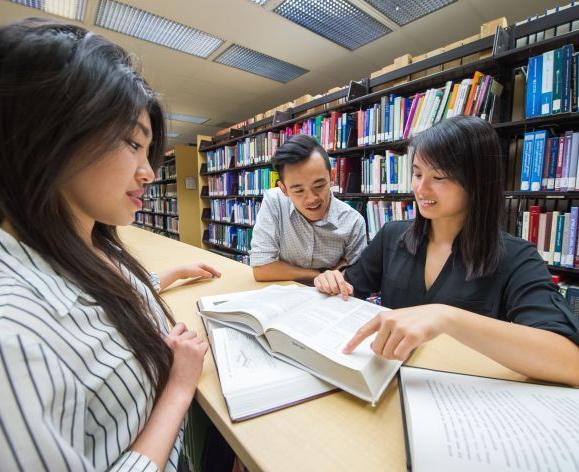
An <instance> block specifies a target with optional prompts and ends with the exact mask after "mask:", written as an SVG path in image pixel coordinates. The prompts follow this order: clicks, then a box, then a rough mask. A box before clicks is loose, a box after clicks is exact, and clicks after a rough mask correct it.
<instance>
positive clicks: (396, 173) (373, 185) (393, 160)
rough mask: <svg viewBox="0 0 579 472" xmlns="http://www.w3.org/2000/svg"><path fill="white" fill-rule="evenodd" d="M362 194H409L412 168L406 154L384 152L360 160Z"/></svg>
mask: <svg viewBox="0 0 579 472" xmlns="http://www.w3.org/2000/svg"><path fill="white" fill-rule="evenodd" d="M361 162H362V165H361V167H362V185H361V191H362V193H409V192H411V191H412V185H411V177H412V167H411V162H410V158H409V156H408V155H407V154H402V155H398V154H395V153H393V152H390V151H386V152H385V153H384V155H383V156H382V155H379V154H371V155H370V156H368V157H365V158H362V160H361Z"/></svg>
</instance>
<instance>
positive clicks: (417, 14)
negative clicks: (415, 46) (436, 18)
mask: <svg viewBox="0 0 579 472" xmlns="http://www.w3.org/2000/svg"><path fill="white" fill-rule="evenodd" d="M365 1H366V3H369V4H370V5H372V6H373V7H374V8H376V10H378V11H380V12H381V13H383V14H384V15H385V16H387V17H388V18H389V19H391V20H392V21H393V22H394V23H396V24H397V25H400V26H403V25H406V24H408V23H410V22H412V21H414V20H418V19H419V18H422V17H423V16H426V15H428V14H430V13H432V12H435V11H436V10H440V9H441V8H443V7H445V6H446V5H450V4H451V3H454V2H456V0H365Z"/></svg>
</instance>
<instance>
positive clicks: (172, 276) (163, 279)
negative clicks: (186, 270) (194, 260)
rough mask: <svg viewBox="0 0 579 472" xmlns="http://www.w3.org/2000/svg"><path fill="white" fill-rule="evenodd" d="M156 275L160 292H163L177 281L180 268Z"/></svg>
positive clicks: (179, 276) (179, 275)
mask: <svg viewBox="0 0 579 472" xmlns="http://www.w3.org/2000/svg"><path fill="white" fill-rule="evenodd" d="M157 275H158V276H159V282H160V289H159V291H160V292H162V291H163V290H165V289H166V288H167V287H168V286H169V285H171V284H172V283H173V282H175V281H176V280H179V279H180V278H181V276H182V274H181V268H180V267H173V268H172V269H169V270H165V271H163V272H159V273H158V274H157Z"/></svg>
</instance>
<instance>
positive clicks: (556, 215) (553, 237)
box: [548, 211, 559, 265]
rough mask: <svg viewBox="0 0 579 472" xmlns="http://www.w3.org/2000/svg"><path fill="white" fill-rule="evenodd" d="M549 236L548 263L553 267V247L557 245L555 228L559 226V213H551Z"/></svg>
mask: <svg viewBox="0 0 579 472" xmlns="http://www.w3.org/2000/svg"><path fill="white" fill-rule="evenodd" d="M551 215H552V217H551V235H550V237H549V258H548V263H549V264H550V265H555V247H556V245H557V228H558V226H559V212H558V211H553V212H551Z"/></svg>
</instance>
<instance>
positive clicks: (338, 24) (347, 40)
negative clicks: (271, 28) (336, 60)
mask: <svg viewBox="0 0 579 472" xmlns="http://www.w3.org/2000/svg"><path fill="white" fill-rule="evenodd" d="M274 12H275V13H277V14H278V15H281V16H283V17H284V18H287V19H288V20H290V21H292V22H294V23H296V24H298V25H300V26H303V27H304V28H307V29H309V30H310V31H312V32H314V33H316V34H319V35H320V36H323V37H324V38H326V39H329V40H330V41H332V42H334V43H336V44H339V45H340V46H343V47H345V48H347V49H350V50H354V49H358V48H359V47H361V46H364V45H365V44H368V43H369V42H371V41H374V40H375V39H378V38H381V37H382V36H384V35H386V34H388V33H391V32H392V30H391V29H390V28H388V27H387V26H385V25H383V24H382V23H380V22H379V21H378V20H376V19H375V18H373V17H371V16H370V15H368V14H367V13H365V12H363V11H362V10H360V9H359V8H358V7H357V6H355V5H353V4H351V3H350V2H349V1H347V0H286V1H285V2H283V3H282V4H281V5H279V6H278V7H277V8H276V9H275V10H274Z"/></svg>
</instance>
